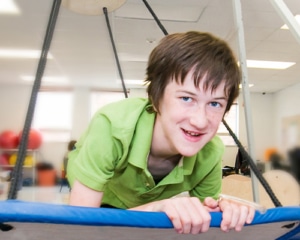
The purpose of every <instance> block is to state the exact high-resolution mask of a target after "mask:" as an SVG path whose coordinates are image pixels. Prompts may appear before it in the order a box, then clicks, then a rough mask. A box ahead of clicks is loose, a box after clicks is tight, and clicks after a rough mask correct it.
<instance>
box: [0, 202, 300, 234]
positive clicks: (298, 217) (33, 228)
mask: <svg viewBox="0 0 300 240" xmlns="http://www.w3.org/2000/svg"><path fill="white" fill-rule="evenodd" d="M211 216H212V221H211V228H210V230H209V231H208V232H207V233H204V234H201V235H203V236H205V239H251V240H252V239H256V240H257V239H280V240H283V239H289V240H296V239H298V240H300V225H299V222H300V207H298V206H296V207H278V208H272V209H268V210H267V211H266V213H264V214H262V213H259V212H257V213H256V215H255V218H254V221H253V222H252V224H250V225H247V226H245V227H244V228H243V230H242V231H241V232H235V231H230V232H229V233H223V232H222V231H221V230H220V229H219V226H220V223H221V219H222V215H221V213H211ZM0 222H2V223H5V224H9V225H11V226H12V227H13V229H12V230H10V231H0V237H1V239H4V237H5V239H7V240H12V239H14V240H16V239H20V240H21V239H30V240H34V239H39V240H41V239H50V238H51V239H53V238H54V239H84V238H87V239H89V240H90V239H98V240H99V239H100V240H101V239H106V240H107V239H131V240H132V239H143V240H146V239H151V240H155V239H184V240H189V239H199V237H200V236H199V235H189V234H188V235H186V234H184V235H183V234H177V233H176V232H175V230H174V229H173V226H172V223H171V222H170V220H169V219H168V217H167V216H166V215H165V214H164V213H160V212H139V211H129V210H121V209H108V208H86V207H74V206H68V205H57V204H47V203H36V202H24V201H17V200H7V201H0Z"/></svg>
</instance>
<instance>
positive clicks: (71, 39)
mask: <svg viewBox="0 0 300 240" xmlns="http://www.w3.org/2000/svg"><path fill="white" fill-rule="evenodd" d="M1 1H3V0H1ZM15 2H16V4H17V6H18V7H19V8H20V10H21V14H20V15H3V14H0V28H1V37H0V49H4V48H9V49H35V50H40V49H41V48H42V44H43V41H44V35H45V31H46V26H47V23H48V20H49V15H50V11H51V7H52V3H53V1H52V0H15ZM148 3H149V5H150V6H151V7H152V9H153V10H154V12H155V13H156V15H157V17H158V18H159V19H160V20H161V23H162V24H163V26H164V27H165V29H166V30H167V31H168V33H173V32H182V31H188V30H199V31H208V32H211V33H213V34H215V35H217V36H219V37H221V38H224V39H225V40H227V41H228V42H229V43H230V45H231V46H232V48H233V49H234V51H235V52H236V55H238V53H237V49H238V48H237V30H236V27H235V24H234V13H233V7H232V1H230V0H164V1H162V0H148ZM285 3H286V4H287V6H288V7H289V8H290V10H291V11H292V13H293V14H294V15H295V14H300V2H299V0H286V1H285ZM241 4H242V15H243V24H244V31H245V40H246V41H245V45H246V56H247V59H255V60H272V61H289V62H291V61H292V62H296V64H295V65H294V66H292V67H290V68H288V69H286V70H266V69H253V68H251V69H250V68H248V82H249V83H251V84H254V86H253V87H251V88H250V91H252V92H267V93H272V92H277V91H279V90H281V89H284V88H286V87H290V86H292V85H293V84H297V83H300V67H299V66H300V44H299V43H298V42H297V41H296V39H295V38H294V37H293V35H292V34H291V32H290V31H289V30H282V29H280V27H281V26H282V25H283V24H284V21H283V20H282V19H281V18H280V16H279V15H278V14H277V12H276V11H275V9H274V8H273V6H272V5H271V3H270V1H269V0H241ZM109 19H110V25H111V28H112V31H113V36H114V40H115V45H116V49H117V52H118V57H119V59H120V65H121V69H122V73H123V76H124V79H132V80H141V79H144V76H145V68H146V62H147V57H148V55H149V53H150V52H151V50H152V49H153V48H154V47H155V46H156V44H157V42H158V41H159V40H160V39H161V38H162V37H163V36H164V34H163V32H162V31H161V29H160V28H159V27H158V25H157V24H156V22H155V20H154V19H153V17H152V16H151V14H150V13H149V11H148V9H147V8H146V6H145V4H144V2H143V1H142V0H127V1H126V2H125V4H124V5H122V6H121V7H120V8H118V9H117V10H116V11H113V12H110V13H109ZM50 53H51V54H52V56H53V59H49V60H48V61H47V65H46V68H45V72H44V77H65V78H67V79H68V81H67V82H64V81H60V82H57V83H48V82H46V80H45V79H43V82H42V85H44V86H47V85H51V86H53V85H58V86H88V87H92V88H106V89H116V88H118V89H121V88H122V87H121V83H120V82H118V81H117V79H120V77H119V73H118V70H117V65H116V61H115V58H114V53H113V49H112V45H111V42H110V38H109V33H108V28H107V25H106V21H105V16H104V15H98V16H89V15H81V14H78V13H75V12H72V11H70V10H69V9H66V8H65V7H63V6H61V8H60V12H59V16H58V19H57V24H56V27H55V31H54V36H53V40H52V43H51V47H50ZM38 60H39V59H18V58H13V59H12V58H11V59H5V58H0V66H1V72H0V84H13V85H16V84H32V83H28V82H24V80H22V79H21V76H35V74H36V70H37V66H38ZM126 86H127V88H136V87H141V86H137V85H130V84H127V85H126Z"/></svg>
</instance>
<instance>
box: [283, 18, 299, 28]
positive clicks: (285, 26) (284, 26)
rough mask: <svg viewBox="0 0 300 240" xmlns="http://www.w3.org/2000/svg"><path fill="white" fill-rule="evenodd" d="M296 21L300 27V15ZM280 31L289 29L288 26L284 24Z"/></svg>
mask: <svg viewBox="0 0 300 240" xmlns="http://www.w3.org/2000/svg"><path fill="white" fill-rule="evenodd" d="M295 19H296V21H297V23H298V24H299V25H300V15H296V16H295ZM280 29H289V27H288V26H287V25H286V24H284V25H283V26H282V27H281V28H280Z"/></svg>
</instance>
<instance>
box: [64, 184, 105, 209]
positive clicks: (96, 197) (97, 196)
mask: <svg viewBox="0 0 300 240" xmlns="http://www.w3.org/2000/svg"><path fill="white" fill-rule="evenodd" d="M102 197H103V192H98V191H95V190H93V189H91V188H89V187H87V186H85V185H83V184H82V183H80V182H79V181H77V180H75V181H74V184H73V186H72V191H71V194H70V200H69V204H70V205H73V206H82V207H100V205H101V201H102Z"/></svg>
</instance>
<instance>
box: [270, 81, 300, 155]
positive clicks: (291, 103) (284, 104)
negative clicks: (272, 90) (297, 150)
mask: <svg viewBox="0 0 300 240" xmlns="http://www.w3.org/2000/svg"><path fill="white" fill-rule="evenodd" d="M299 93H300V84H297V85H294V86H291V87H290V88H287V89H285V90H283V91H280V92H278V93H277V94H276V96H275V97H274V106H275V109H274V120H275V125H274V129H276V131H275V132H276V135H275V139H276V146H277V148H278V149H279V150H280V151H282V154H283V155H285V154H286V151H287V150H288V149H286V148H283V146H285V142H284V141H287V140H289V139H286V138H284V136H283V132H282V128H283V119H285V118H287V117H294V116H300V97H299ZM297 134H298V146H300V141H299V139H300V129H299V126H298V132H297ZM291 147H293V146H291Z"/></svg>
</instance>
